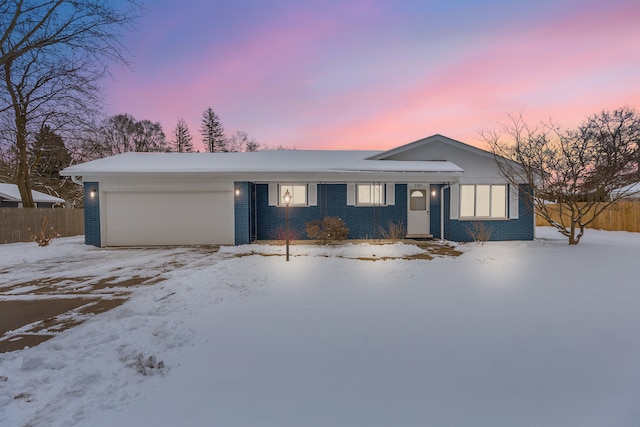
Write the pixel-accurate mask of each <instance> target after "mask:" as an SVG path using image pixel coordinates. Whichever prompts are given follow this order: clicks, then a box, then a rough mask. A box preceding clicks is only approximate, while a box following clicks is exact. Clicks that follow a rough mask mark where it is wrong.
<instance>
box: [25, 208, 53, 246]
mask: <svg viewBox="0 0 640 427" xmlns="http://www.w3.org/2000/svg"><path fill="white" fill-rule="evenodd" d="M27 231H29V233H31V240H33V241H34V242H36V243H37V244H38V246H48V245H49V243H51V241H52V240H53V239H55V238H56V237H60V234H59V233H58V232H57V231H56V230H55V229H54V228H53V227H49V217H48V216H46V215H45V216H44V217H43V218H42V226H41V227H40V234H37V233H34V232H33V230H31V228H29V227H27Z"/></svg>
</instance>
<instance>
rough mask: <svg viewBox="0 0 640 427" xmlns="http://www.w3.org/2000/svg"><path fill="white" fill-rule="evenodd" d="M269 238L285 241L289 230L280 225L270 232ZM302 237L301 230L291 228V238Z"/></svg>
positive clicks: (297, 238)
mask: <svg viewBox="0 0 640 427" xmlns="http://www.w3.org/2000/svg"><path fill="white" fill-rule="evenodd" d="M269 238H270V239H271V240H279V241H281V242H284V241H286V240H287V230H286V228H285V227H278V228H276V229H275V230H272V231H271V233H269ZM300 239H302V233H301V232H300V231H299V230H294V229H292V228H289V240H300Z"/></svg>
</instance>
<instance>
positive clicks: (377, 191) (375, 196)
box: [371, 184, 382, 205]
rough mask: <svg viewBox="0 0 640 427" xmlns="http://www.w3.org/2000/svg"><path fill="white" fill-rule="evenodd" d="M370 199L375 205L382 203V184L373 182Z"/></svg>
mask: <svg viewBox="0 0 640 427" xmlns="http://www.w3.org/2000/svg"><path fill="white" fill-rule="evenodd" d="M371 200H372V201H373V203H375V204H377V205H381V204H382V185H381V184H373V185H372V186H371Z"/></svg>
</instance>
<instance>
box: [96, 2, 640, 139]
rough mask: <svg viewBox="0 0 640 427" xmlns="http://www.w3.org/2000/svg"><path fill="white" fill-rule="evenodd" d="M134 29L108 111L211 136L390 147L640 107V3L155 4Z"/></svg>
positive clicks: (109, 88) (569, 122)
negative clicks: (206, 120) (203, 127)
mask: <svg viewBox="0 0 640 427" xmlns="http://www.w3.org/2000/svg"><path fill="white" fill-rule="evenodd" d="M145 7H146V12H145V14H144V16H143V17H142V18H141V19H140V21H139V23H138V25H137V31H135V32H131V33H129V34H128V35H127V38H126V39H125V44H126V45H127V46H128V47H129V49H130V51H131V54H132V60H133V70H128V69H120V68H118V69H114V76H113V79H112V80H111V81H109V82H107V84H106V94H107V103H108V111H107V113H108V114H118V113H128V114H131V115H133V116H134V117H135V118H136V119H138V120H141V119H148V120H151V121H157V122H160V123H161V124H162V126H163V129H164V131H165V133H166V135H167V137H168V138H169V139H172V131H173V129H174V127H175V124H176V122H177V120H178V118H179V117H182V118H184V119H185V120H186V122H187V124H188V125H189V128H190V131H191V134H192V135H193V137H194V142H196V145H197V147H198V148H200V149H202V146H201V145H200V132H199V130H200V120H201V116H202V112H203V111H204V110H205V109H206V108H208V107H211V108H213V110H214V111H215V112H216V113H217V114H218V115H219V116H220V118H221V121H222V124H223V126H224V128H225V132H226V133H227V134H229V135H231V134H232V133H234V132H235V131H236V130H242V131H246V132H247V133H248V134H249V136H251V137H253V138H256V139H257V140H258V141H260V142H262V143H264V144H268V145H271V146H277V145H285V146H290V147H297V148H300V149H388V148H393V147H396V146H399V145H401V144H404V143H408V142H411V141H415V140H417V139H420V138H423V137H426V136H430V135H433V134H436V133H440V134H443V135H446V136H449V137H451V138H454V139H458V140H461V141H463V142H467V143H469V144H472V145H476V146H480V147H482V146H483V144H482V140H481V139H480V137H479V135H478V133H479V132H480V131H481V130H483V129H489V128H493V127H496V126H498V125H499V123H501V122H506V121H508V117H507V115H508V114H516V115H518V114H521V113H522V114H523V116H524V117H525V119H526V120H527V121H528V122H531V123H536V122H539V121H541V120H543V121H548V120H549V119H553V121H554V122H555V123H556V124H559V125H562V126H565V127H570V126H575V125H577V124H578V123H580V122H581V121H582V120H584V118H585V117H587V116H588V115H590V114H593V113H596V112H598V111H601V110H603V109H614V108H617V107H621V106H630V107H634V108H640V1H638V0H538V1H535V2H532V1H517V0H516V1H514V0H486V1H482V0H448V1H447V0H433V1H429V0H422V1H418V0H415V1H414V0H408V1H398V0H353V1H350V0H305V1H299V0H272V1H261V0H234V1H221V0H214V1H211V0H181V1H179V2H177V1H173V0H154V1H153V2H147V4H146V5H145Z"/></svg>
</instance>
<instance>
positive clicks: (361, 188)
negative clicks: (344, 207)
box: [358, 184, 371, 205]
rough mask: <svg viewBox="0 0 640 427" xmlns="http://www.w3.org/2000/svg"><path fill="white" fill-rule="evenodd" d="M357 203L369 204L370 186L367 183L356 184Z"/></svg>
mask: <svg viewBox="0 0 640 427" xmlns="http://www.w3.org/2000/svg"><path fill="white" fill-rule="evenodd" d="M358 204H359V205H363V204H365V205H368V204H371V188H370V186H369V184H358Z"/></svg>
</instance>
